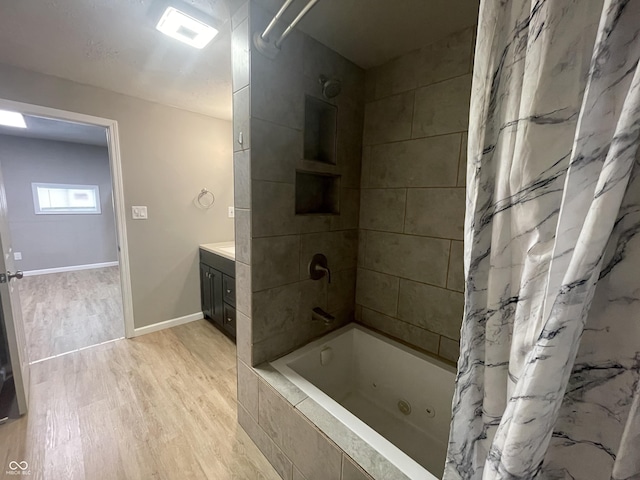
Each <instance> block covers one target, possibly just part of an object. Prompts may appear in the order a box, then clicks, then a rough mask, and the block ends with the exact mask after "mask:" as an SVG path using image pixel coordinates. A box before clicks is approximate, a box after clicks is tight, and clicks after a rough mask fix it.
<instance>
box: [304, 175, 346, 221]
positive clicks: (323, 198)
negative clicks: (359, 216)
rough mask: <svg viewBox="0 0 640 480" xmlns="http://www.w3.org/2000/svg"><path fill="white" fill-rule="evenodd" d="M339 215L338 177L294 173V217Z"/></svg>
mask: <svg viewBox="0 0 640 480" xmlns="http://www.w3.org/2000/svg"><path fill="white" fill-rule="evenodd" d="M314 213H315V214H318V213H324V214H334V215H337V214H339V213H340V175H331V174H327V173H315V172H301V171H297V172H296V215H309V214H314Z"/></svg>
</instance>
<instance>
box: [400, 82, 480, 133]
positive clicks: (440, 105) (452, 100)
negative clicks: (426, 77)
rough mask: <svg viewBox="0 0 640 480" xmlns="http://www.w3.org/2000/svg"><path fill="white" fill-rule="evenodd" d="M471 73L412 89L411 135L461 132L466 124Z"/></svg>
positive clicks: (467, 121)
mask: <svg viewBox="0 0 640 480" xmlns="http://www.w3.org/2000/svg"><path fill="white" fill-rule="evenodd" d="M470 98H471V75H464V76H462V77H457V78H453V79H451V80H445V81H444V82H440V83H435V84H433V85H429V86H428V87H422V88H419V89H418V90H416V96H415V99H416V102H415V114H414V116H413V130H412V137H413V138H420V137H429V136H432V135H443V134H445V133H453V132H462V131H464V130H467V128H468V126H469V100H470Z"/></svg>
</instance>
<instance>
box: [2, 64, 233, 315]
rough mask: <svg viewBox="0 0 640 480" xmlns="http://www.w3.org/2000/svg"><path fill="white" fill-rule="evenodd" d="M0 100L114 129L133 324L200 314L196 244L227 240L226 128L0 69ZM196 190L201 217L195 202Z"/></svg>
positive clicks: (131, 100) (229, 176) (57, 80)
mask: <svg viewBox="0 0 640 480" xmlns="http://www.w3.org/2000/svg"><path fill="white" fill-rule="evenodd" d="M176 88H179V87H176ZM0 98H4V99H9V100H15V101H19V102H25V103H32V104H36V105H43V106H47V107H53V108H59V109H62V110H68V111H72V112H78V113H84V114H88V115H95V116H98V117H103V118H109V119H112V120H116V121H117V122H118V128H119V134H120V151H121V156H122V174H123V183H124V197H125V207H126V212H127V220H126V222H127V235H128V243H129V258H130V263H131V286H132V290H133V311H134V316H135V326H136V327H143V326H147V325H152V324H154V323H158V322H162V321H164V320H170V319H173V318H177V317H181V316H185V315H189V314H193V313H197V312H199V311H200V288H199V283H200V278H199V272H198V244H200V243H209V242H218V241H220V242H222V241H230V240H232V239H233V219H230V218H227V207H228V206H230V205H233V172H232V154H231V122H229V121H226V120H219V119H216V118H212V117H208V116H205V115H200V114H197V113H193V112H188V111H185V110H180V109H177V108H173V107H169V106H165V105H160V104H157V103H152V102H147V101H144V100H140V99H138V98H133V97H128V96H126V95H121V94H117V93H114V92H110V91H107V90H103V89H100V88H96V87H91V86H88V85H82V84H79V83H75V82H71V81H68V80H64V79H61V78H57V77H51V76H47V75H42V74H39V73H34V72H30V71H27V70H23V69H20V68H16V67H10V66H7V65H0ZM203 187H207V188H208V189H209V190H211V191H212V192H214V193H215V195H216V204H215V206H214V207H213V208H211V209H209V210H202V209H199V208H197V207H196V206H195V205H194V199H195V198H196V196H197V195H198V192H200V190H201V189H202V188H203ZM132 205H147V206H148V208H149V219H148V220H132V219H131V206H132Z"/></svg>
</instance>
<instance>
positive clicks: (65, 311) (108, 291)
mask: <svg viewBox="0 0 640 480" xmlns="http://www.w3.org/2000/svg"><path fill="white" fill-rule="evenodd" d="M16 283H17V285H18V286H19V292H20V303H21V304H22V318H23V322H24V326H25V336H26V339H27V346H28V349H29V360H30V361H32V362H34V361H37V360H41V359H43V358H48V357H52V356H54V355H59V354H61V353H66V352H71V351H73V350H76V349H78V348H83V347H88V346H90V345H96V344H98V343H102V342H106V341H108V340H113V339H115V338H120V337H123V336H124V320H123V314H122V295H121V293H120V271H119V268H118V267H107V268H97V269H92V270H80V271H76V272H64V273H49V274H47V275H36V276H33V277H24V278H23V279H22V280H20V281H19V282H16Z"/></svg>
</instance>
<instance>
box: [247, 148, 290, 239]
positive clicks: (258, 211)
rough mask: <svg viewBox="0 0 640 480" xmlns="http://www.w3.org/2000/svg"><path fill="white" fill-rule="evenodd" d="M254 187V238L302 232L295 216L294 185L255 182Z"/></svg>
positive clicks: (252, 195) (252, 194)
mask: <svg viewBox="0 0 640 480" xmlns="http://www.w3.org/2000/svg"><path fill="white" fill-rule="evenodd" d="M252 151H253V150H252ZM252 186H253V188H252V193H251V197H252V199H253V201H252V204H253V210H252V214H253V215H252V216H253V225H252V228H253V237H254V238H256V237H266V236H272V235H290V234H294V233H298V232H299V231H300V226H299V219H298V218H296V215H295V185H294V184H292V183H280V182H263V181H261V180H254V181H253V182H252Z"/></svg>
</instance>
